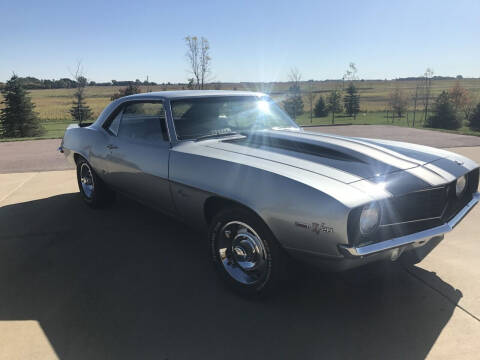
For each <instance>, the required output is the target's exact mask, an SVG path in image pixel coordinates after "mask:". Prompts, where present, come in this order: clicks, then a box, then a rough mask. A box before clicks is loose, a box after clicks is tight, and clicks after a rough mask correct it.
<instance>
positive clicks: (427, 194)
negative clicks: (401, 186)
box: [381, 186, 449, 225]
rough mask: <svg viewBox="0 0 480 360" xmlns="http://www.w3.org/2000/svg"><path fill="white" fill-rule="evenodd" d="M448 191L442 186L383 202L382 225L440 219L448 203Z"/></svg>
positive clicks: (446, 187)
mask: <svg viewBox="0 0 480 360" xmlns="http://www.w3.org/2000/svg"><path fill="white" fill-rule="evenodd" d="M448 189H449V188H448V186H442V187H438V188H434V189H427V190H422V191H417V192H414V193H410V194H406V195H402V196H396V197H394V198H391V199H388V200H385V201H382V202H381V206H382V223H381V224H382V225H386V224H396V223H402V222H408V221H414V220H418V219H430V218H435V217H440V216H441V215H442V212H443V209H444V208H445V205H446V203H447V198H448Z"/></svg>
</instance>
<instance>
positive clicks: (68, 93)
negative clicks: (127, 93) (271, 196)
mask: <svg viewBox="0 0 480 360" xmlns="http://www.w3.org/2000/svg"><path fill="white" fill-rule="evenodd" d="M455 82H456V80H434V81H433V82H432V97H436V96H437V95H438V94H440V93H441V92H442V91H443V90H448V89H449V88H451V87H453V86H454V85H455ZM290 85H291V84H289V83H236V84H235V83H222V84H215V85H214V86H212V85H211V86H210V87H211V88H216V89H222V90H226V89H230V90H231V89H234V90H251V91H263V92H270V93H271V94H272V95H271V96H272V98H273V99H274V100H275V101H278V102H280V103H281V101H282V100H283V99H284V98H285V94H284V93H285V91H287V90H288V88H289V86H290ZM309 85H310V84H309V83H306V82H303V83H302V85H301V87H302V91H304V92H307V91H308V88H309ZM460 85H461V86H463V87H464V88H466V89H467V90H468V91H469V93H470V94H471V96H472V97H473V98H474V99H475V101H476V102H479V101H480V79H463V80H461V81H460ZM356 86H357V87H358V89H359V92H360V98H361V103H360V106H361V113H360V114H359V115H358V116H357V119H356V120H355V121H354V120H353V118H349V117H342V115H341V114H340V115H339V116H338V117H337V118H336V121H335V123H337V124H342V123H344V124H345V123H352V124H353V123H355V124H392V119H391V117H390V118H388V119H387V117H386V109H387V104H388V98H389V94H390V93H391V91H392V90H393V89H395V87H397V86H398V87H399V88H401V89H402V90H404V92H405V94H407V95H408V96H409V97H410V100H411V97H412V96H413V93H414V91H415V86H416V81H392V80H390V81H382V80H368V81H357V82H356ZM182 88H183V87H182V86H178V85H168V86H167V85H165V86H161V85H159V86H149V87H142V91H143V92H146V91H164V90H181V89H182ZM118 89H119V87H115V86H95V87H87V89H86V101H87V104H88V105H89V106H90V108H91V109H92V110H93V113H94V117H97V116H98V115H99V114H100V112H101V111H102V110H103V108H104V107H105V106H106V105H107V104H108V103H109V102H110V97H111V96H112V95H113V94H114V93H115V92H117V91H118ZM333 89H342V83H341V82H340V81H321V82H313V90H314V92H315V94H316V97H315V101H316V99H318V96H320V95H326V94H327V93H328V92H329V91H331V90H333ZM74 91H75V90H74V89H51V90H30V91H29V92H30V96H31V97H32V101H33V103H34V104H35V106H36V108H35V109H36V111H37V113H38V116H39V118H40V120H41V122H42V125H43V127H44V128H45V134H44V135H42V136H41V137H39V138H59V137H62V136H63V133H64V131H65V128H66V127H67V125H68V124H70V123H72V122H74V121H73V120H72V119H71V117H70V114H69V112H68V110H69V108H70V107H71V104H72V96H73V93H74ZM303 101H304V104H305V114H303V115H302V116H300V117H298V118H297V122H298V123H299V124H300V125H310V124H313V125H315V124H330V123H331V116H328V117H326V118H314V119H313V121H312V123H310V118H309V103H308V100H307V96H306V95H304V98H303ZM0 106H1V105H0ZM421 108H422V103H421V101H420V103H419V104H418V109H421ZM409 110H413V101H409ZM408 117H409V120H410V119H411V118H412V117H413V114H412V112H411V111H410V112H409V114H408ZM417 117H418V118H421V115H420V112H417ZM393 125H399V126H407V118H406V117H404V118H402V119H396V120H395V122H394V123H393ZM409 126H411V122H410V124H409ZM422 126H423V123H422V122H421V121H418V122H417V124H416V127H422ZM457 132H459V133H465V134H467V133H468V134H471V135H477V136H480V133H477V132H472V131H470V130H469V129H468V128H467V127H463V128H461V129H459V130H458V131H457ZM8 140H20V139H0V141H8Z"/></svg>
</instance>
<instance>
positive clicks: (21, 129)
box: [0, 75, 43, 137]
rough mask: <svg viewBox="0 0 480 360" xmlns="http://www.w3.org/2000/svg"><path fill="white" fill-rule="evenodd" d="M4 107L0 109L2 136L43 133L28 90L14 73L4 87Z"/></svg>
mask: <svg viewBox="0 0 480 360" xmlns="http://www.w3.org/2000/svg"><path fill="white" fill-rule="evenodd" d="M2 95H3V97H4V100H3V102H2V104H3V105H4V108H3V109H1V110H0V134H1V136H2V137H34V136H38V135H41V134H42V133H43V128H42V127H41V125H40V122H39V120H38V117H37V114H36V113H35V112H34V108H35V105H34V104H32V101H31V99H30V97H29V96H28V92H27V91H25V89H24V87H23V86H22V84H21V83H20V81H18V76H16V75H13V76H12V77H11V78H10V80H8V81H7V83H6V84H5V86H4V87H3V89H2Z"/></svg>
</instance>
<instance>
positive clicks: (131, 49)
mask: <svg viewBox="0 0 480 360" xmlns="http://www.w3.org/2000/svg"><path fill="white" fill-rule="evenodd" d="M0 21H1V22H0V23H1V24H2V26H1V31H0V44H1V46H0V81H5V80H6V79H7V78H8V77H10V75H11V73H12V71H14V72H16V73H17V74H18V75H20V76H26V75H32V76H36V77H39V78H60V77H69V76H70V70H71V69H72V68H74V66H75V63H76V62H77V60H79V59H81V60H82V63H83V67H84V71H85V75H86V76H87V77H88V78H89V79H92V80H95V81H109V80H112V79H115V80H130V79H136V78H139V79H141V80H144V79H145V78H146V76H147V75H149V77H150V79H151V80H152V81H156V82H167V81H170V82H179V81H186V79H187V78H188V77H189V74H188V72H187V63H186V61H185V44H184V41H183V38H184V37H185V36H186V35H190V34H191V35H198V36H205V37H206V38H208V39H209V40H210V43H211V48H212V50H211V54H212V58H213V61H212V68H213V75H214V78H215V79H216V80H217V81H225V82H226V81H235V82H237V81H284V80H286V79H287V74H288V71H289V68H290V67H293V66H295V67H297V68H298V69H299V70H300V72H301V73H302V77H303V79H319V80H323V79H332V78H340V77H341V76H342V74H343V73H344V71H345V69H346V68H347V66H348V64H349V62H354V63H356V64H357V67H358V69H359V72H358V75H359V77H360V78H365V79H383V78H395V77H404V76H416V75H420V74H422V73H423V72H424V70H425V68H427V67H431V68H433V69H434V71H435V74H438V75H457V74H463V75H464V76H469V77H480V1H479V0H470V1H462V0H455V1H444V0H436V1H433V0H432V1H430V0H428V1H427V0H424V1H423V0H417V1H410V0H402V1H396V2H394V1H387V0H383V1H358V0H357V1H353V0H352V1H346V0H345V1H344V0H335V1H329V2H324V1H320V0H316V1H310V0H308V1H307V0H297V1H292V0H290V1H280V0H276V1H266V0H256V1H245V0H240V1H208V0H201V1H200V0H199V1H182V0H174V1H161V0H156V1H123V0H118V1H99V0H97V1H90V0H82V1H69V0H64V1H48V0H45V1H38V0H37V1H21V0H16V1H11V0H0Z"/></svg>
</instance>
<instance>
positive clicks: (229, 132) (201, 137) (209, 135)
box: [195, 131, 242, 141]
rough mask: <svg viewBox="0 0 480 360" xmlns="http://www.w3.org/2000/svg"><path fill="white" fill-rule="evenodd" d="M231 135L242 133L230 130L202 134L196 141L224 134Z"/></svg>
mask: <svg viewBox="0 0 480 360" xmlns="http://www.w3.org/2000/svg"><path fill="white" fill-rule="evenodd" d="M231 135H242V134H241V133H238V132H235V131H228V132H223V133H217V134H208V135H202V136H199V137H198V138H196V139H195V141H201V140H205V139H211V138H216V137H222V136H231Z"/></svg>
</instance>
